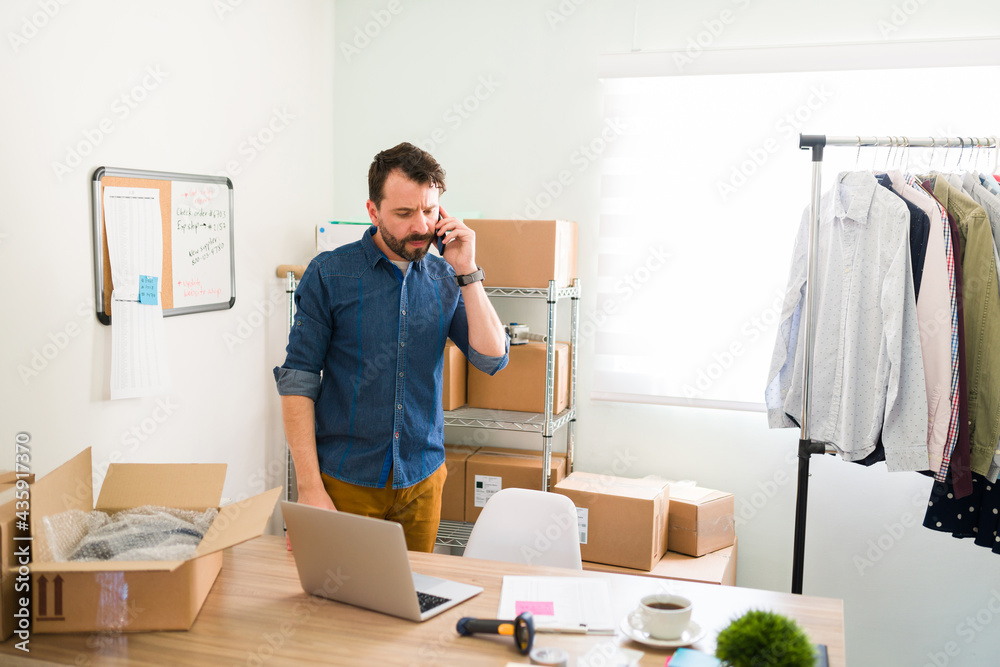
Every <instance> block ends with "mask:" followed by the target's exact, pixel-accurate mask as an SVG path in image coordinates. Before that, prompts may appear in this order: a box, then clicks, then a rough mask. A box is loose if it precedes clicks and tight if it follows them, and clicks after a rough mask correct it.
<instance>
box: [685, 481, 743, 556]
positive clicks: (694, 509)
mask: <svg viewBox="0 0 1000 667" xmlns="http://www.w3.org/2000/svg"><path fill="white" fill-rule="evenodd" d="M734 509H735V501H734V498H733V494H731V493H726V492H723V491H715V490H713V489H705V488H702V487H697V486H693V487H677V488H671V491H670V518H669V522H668V532H669V540H670V549H671V551H676V552H678V553H682V554H687V555H689V556H703V555H705V554H707V553H710V552H712V551H716V550H718V549H722V548H725V547H728V546H732V544H733V542H734V541H735V540H736V524H735V519H734Z"/></svg>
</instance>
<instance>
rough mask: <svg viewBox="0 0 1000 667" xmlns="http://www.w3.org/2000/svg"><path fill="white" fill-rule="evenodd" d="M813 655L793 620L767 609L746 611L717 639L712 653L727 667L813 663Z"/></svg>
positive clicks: (809, 665)
mask: <svg viewBox="0 0 1000 667" xmlns="http://www.w3.org/2000/svg"><path fill="white" fill-rule="evenodd" d="M815 655H816V654H815V649H814V647H813V645H812V642H810V641H809V638H808V637H807V636H806V634H805V633H804V632H803V631H802V629H801V628H800V627H799V626H798V625H796V624H795V621H793V620H791V619H790V618H787V617H785V616H782V615H781V614H776V613H774V612H770V611H760V610H754V611H748V612H747V613H745V614H743V616H741V617H739V618H737V619H736V620H734V621H733V622H732V623H730V624H729V626H728V627H726V629H725V630H723V631H722V632H720V633H719V636H718V638H717V639H716V649H715V657H716V658H718V659H719V660H721V661H722V662H723V664H725V665H727V666H728V667H763V666H764V665H767V667H812V665H814V664H815V661H816V657H815Z"/></svg>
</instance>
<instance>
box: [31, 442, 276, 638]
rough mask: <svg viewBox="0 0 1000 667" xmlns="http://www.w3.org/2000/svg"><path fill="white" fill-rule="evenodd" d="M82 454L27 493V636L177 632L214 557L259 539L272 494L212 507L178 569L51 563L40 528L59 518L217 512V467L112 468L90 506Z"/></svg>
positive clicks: (198, 599) (196, 607)
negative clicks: (145, 511) (163, 510)
mask: <svg viewBox="0 0 1000 667" xmlns="http://www.w3.org/2000/svg"><path fill="white" fill-rule="evenodd" d="M92 475H93V473H92V466H91V459H90V449H89V448H88V449H85V450H84V451H83V452H81V453H80V454H78V455H77V456H75V457H74V458H72V459H70V460H69V461H68V462H66V463H64V464H63V465H61V466H60V467H59V468H57V469H55V470H53V471H52V472H50V473H49V474H48V475H46V476H45V477H43V478H41V479H39V480H37V481H36V482H35V484H33V485H32V487H31V534H32V537H33V538H34V541H33V542H32V549H33V562H32V564H31V595H32V603H33V604H32V627H33V631H34V632H35V633H61V632H94V631H102V630H110V631H115V632H138V631H149V630H187V629H188V628H190V627H191V625H192V624H193V623H194V621H195V618H197V616H198V612H199V611H200V610H201V606H202V604H204V602H205V598H207V597H208V593H209V591H210V590H211V589H212V584H213V583H214V582H215V578H216V577H217V576H218V574H219V570H220V569H221V568H222V550H223V549H225V548H227V547H231V546H234V545H236V544H239V543H241V542H245V541H247V540H250V539H253V538H255V537H257V536H259V535H261V534H262V533H263V532H264V529H265V527H266V525H267V522H268V520H269V519H270V518H271V513H272V512H273V510H274V505H275V503H276V502H277V501H278V496H279V495H280V493H281V489H280V487H279V488H274V489H271V490H270V491H265V492H263V493H261V494H258V495H256V496H253V497H252V498H247V499H246V500H242V501H239V502H237V503H234V504H231V505H226V506H225V507H221V508H219V515H218V516H217V517H216V519H215V521H214V522H213V523H212V526H211V527H210V528H209V529H208V532H206V533H205V536H204V537H203V538H202V540H201V543H200V544H199V545H198V549H197V551H196V553H195V556H194V557H192V558H190V559H188V560H183V561H97V562H53V561H52V560H51V553H52V549H51V546H50V545H49V541H48V537H47V535H46V531H45V530H44V527H43V523H42V521H43V519H45V517H48V516H53V515H56V514H60V513H62V512H65V511H67V510H72V509H77V510H82V511H84V512H89V511H92V510H95V509H96V510H101V511H104V512H108V513H113V512H116V511H120V510H124V509H129V508H132V507H139V506H141V505H157V506H163V507H174V508H179V509H186V510H207V509H209V508H213V507H219V501H220V499H221V497H222V487H223V484H224V482H225V477H226V466H225V464H221V463H220V464H214V463H191V464H172V463H115V464H112V465H111V466H110V467H109V468H108V472H107V475H106V477H105V479H104V483H103V485H102V487H101V492H100V495H99V497H98V499H97V503H96V504H95V503H94V498H93V490H92V489H93V484H92V481H91V480H92Z"/></svg>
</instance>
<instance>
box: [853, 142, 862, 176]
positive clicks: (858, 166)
mask: <svg viewBox="0 0 1000 667" xmlns="http://www.w3.org/2000/svg"><path fill="white" fill-rule="evenodd" d="M860 169H861V135H858V154H857V155H855V156H854V171H859V170H860Z"/></svg>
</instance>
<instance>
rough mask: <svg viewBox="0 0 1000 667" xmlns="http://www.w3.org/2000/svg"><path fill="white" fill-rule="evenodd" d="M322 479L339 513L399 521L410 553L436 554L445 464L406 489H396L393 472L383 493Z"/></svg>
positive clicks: (445, 470)
mask: <svg viewBox="0 0 1000 667" xmlns="http://www.w3.org/2000/svg"><path fill="white" fill-rule="evenodd" d="M321 476H322V478H323V486H324V487H326V492H327V493H328V494H330V498H332V499H333V504H334V505H336V506H337V509H338V510H340V511H342V512H350V513H351V514H360V515H361V516H370V517H375V518H376V519H386V520H388V521H395V522H396V523H398V524H400V525H402V526H403V533H404V534H405V535H406V548H407V549H409V550H410V551H425V552H428V553H429V552H431V551H433V550H434V542H435V540H436V539H437V532H438V524H439V523H440V522H441V491H442V490H443V489H444V480H445V478H446V477H447V476H448V470H447V467H446V466H445V465H444V464H441V467H440V468H438V469H437V470H435V471H434V472H433V473H432V474H431V476H430V477H428V478H427V479H425V480H423V481H421V482H417V483H416V484H414V485H413V486H409V487H406V488H405V489H394V488H392V472H390V473H389V479H388V481H386V484H385V488H383V489H374V488H371V487H368V486H357V485H356V484H348V483H347V482H342V481H340V480H339V479H334V478H333V477H330V476H329V475H327V474H325V473H321Z"/></svg>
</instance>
